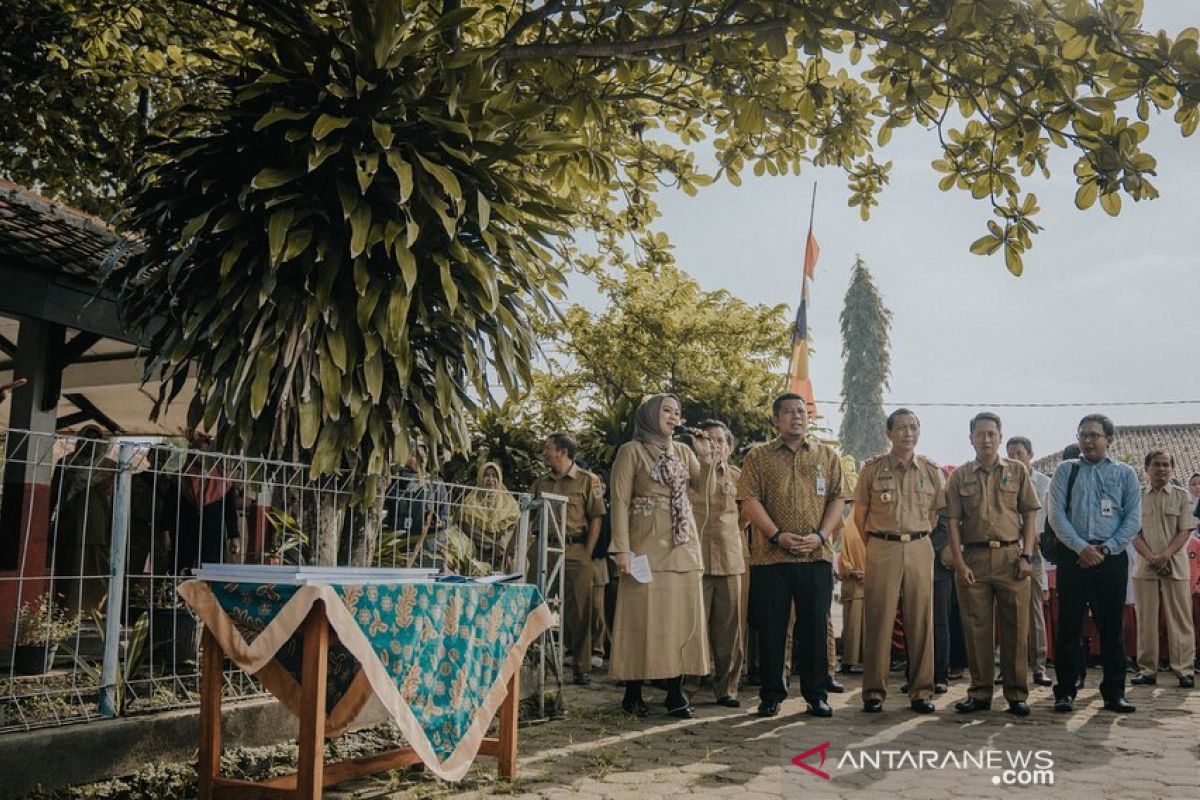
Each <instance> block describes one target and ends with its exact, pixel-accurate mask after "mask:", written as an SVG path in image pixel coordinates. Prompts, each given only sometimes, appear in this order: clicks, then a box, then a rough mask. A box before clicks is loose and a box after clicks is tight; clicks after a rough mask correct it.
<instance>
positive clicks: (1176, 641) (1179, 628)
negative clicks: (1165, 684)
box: [1133, 578, 1196, 678]
mask: <svg viewBox="0 0 1200 800" xmlns="http://www.w3.org/2000/svg"><path fill="white" fill-rule="evenodd" d="M1188 594H1189V593H1188V582H1187V580H1178V581H1177V580H1172V579H1170V578H1134V579H1133V599H1134V603H1135V606H1134V608H1135V611H1136V613H1137V654H1138V655H1137V660H1138V670H1139V671H1140V672H1141V673H1142V674H1143V675H1149V676H1150V677H1154V676H1155V675H1156V674H1157V673H1158V609H1159V608H1162V610H1163V616H1165V617H1166V620H1167V657H1168V660H1169V662H1170V664H1171V671H1172V672H1174V673H1175V675H1176V676H1177V677H1180V678H1182V677H1184V676H1185V675H1191V674H1193V671H1194V670H1193V667H1194V664H1195V661H1196V632H1195V629H1194V628H1193V627H1192V608H1191V598H1190V597H1189V596H1188Z"/></svg>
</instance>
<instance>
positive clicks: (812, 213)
mask: <svg viewBox="0 0 1200 800" xmlns="http://www.w3.org/2000/svg"><path fill="white" fill-rule="evenodd" d="M816 213H817V182H816V181H813V190H812V203H811V204H810V205H809V207H808V234H809V236H811V235H812V229H813V217H814V216H815V215H816Z"/></svg>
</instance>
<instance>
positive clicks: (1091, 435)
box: [1078, 431, 1108, 441]
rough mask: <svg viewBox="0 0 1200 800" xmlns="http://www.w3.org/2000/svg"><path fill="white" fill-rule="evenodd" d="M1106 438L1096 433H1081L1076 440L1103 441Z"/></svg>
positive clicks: (1106, 435) (1105, 435)
mask: <svg viewBox="0 0 1200 800" xmlns="http://www.w3.org/2000/svg"><path fill="white" fill-rule="evenodd" d="M1107 437H1108V434H1106V433H1097V432H1096V431H1081V432H1080V433H1079V435H1078V438H1079V439H1081V440H1083V441H1087V440H1089V439H1105V438H1107Z"/></svg>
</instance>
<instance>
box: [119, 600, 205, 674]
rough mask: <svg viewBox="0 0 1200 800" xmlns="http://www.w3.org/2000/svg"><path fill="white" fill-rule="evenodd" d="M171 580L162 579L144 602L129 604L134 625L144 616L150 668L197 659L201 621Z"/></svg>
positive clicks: (170, 667)
mask: <svg viewBox="0 0 1200 800" xmlns="http://www.w3.org/2000/svg"><path fill="white" fill-rule="evenodd" d="M175 589H176V585H175V581H173V580H163V581H161V582H159V585H158V586H157V587H156V588H155V589H154V591H153V592H151V593H149V595H148V596H147V597H146V598H144V599H143V602H144V603H145V605H142V604H136V605H135V604H130V606H129V622H130V623H131V624H134V625H136V624H137V623H138V621H139V620H140V619H141V618H142V617H145V618H146V621H147V623H148V627H147V630H146V650H147V653H148V655H149V661H150V666H151V668H153V667H155V666H156V665H166V666H167V667H168V669H174V665H176V664H182V663H184V662H189V661H192V662H194V661H195V660H196V653H197V651H198V650H199V647H200V625H199V623H198V622H197V621H196V618H195V617H193V616H192V614H191V612H190V611H189V610H188V608H187V606H186V604H184V602H183V601H182V600H181V599H180V598H179V594H178V593H177V592H176V591H175Z"/></svg>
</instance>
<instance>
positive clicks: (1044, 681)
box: [1033, 672, 1054, 686]
mask: <svg viewBox="0 0 1200 800" xmlns="http://www.w3.org/2000/svg"><path fill="white" fill-rule="evenodd" d="M1033 682H1034V683H1036V684H1037V685H1038V686H1053V685H1054V681H1053V680H1051V679H1050V676H1049V675H1047V674H1046V673H1044V672H1035V673H1033Z"/></svg>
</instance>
